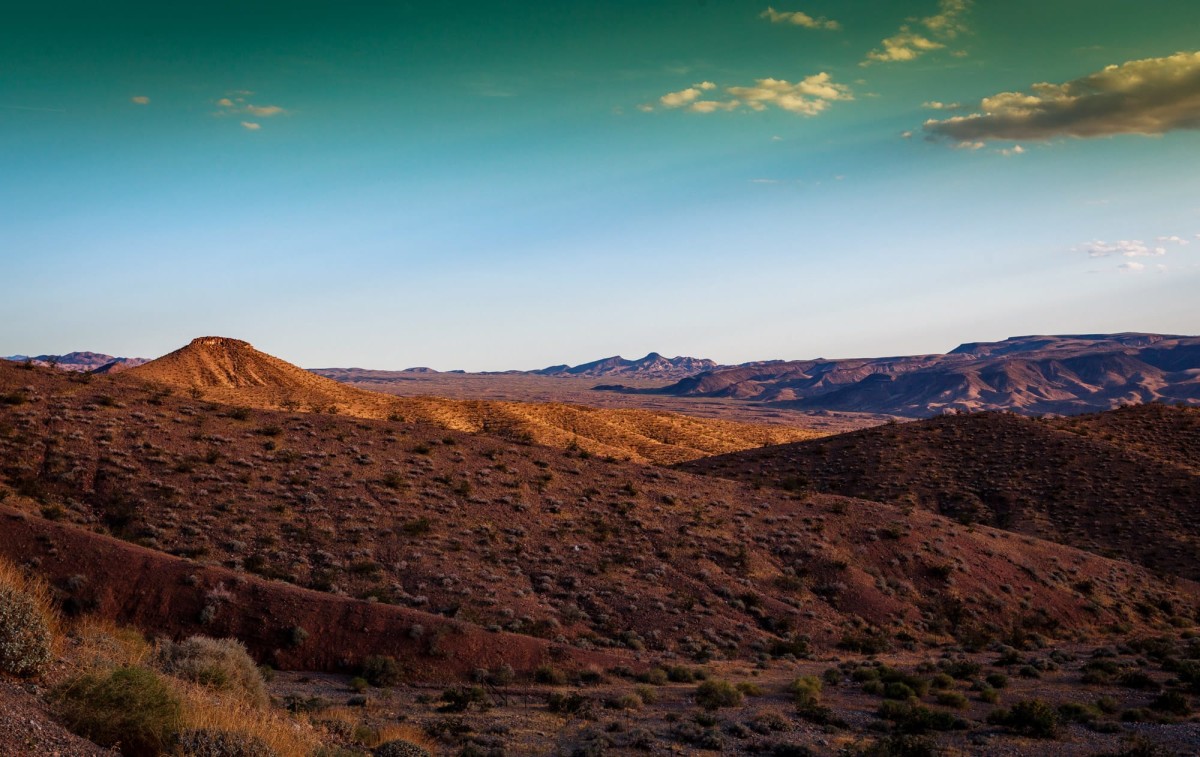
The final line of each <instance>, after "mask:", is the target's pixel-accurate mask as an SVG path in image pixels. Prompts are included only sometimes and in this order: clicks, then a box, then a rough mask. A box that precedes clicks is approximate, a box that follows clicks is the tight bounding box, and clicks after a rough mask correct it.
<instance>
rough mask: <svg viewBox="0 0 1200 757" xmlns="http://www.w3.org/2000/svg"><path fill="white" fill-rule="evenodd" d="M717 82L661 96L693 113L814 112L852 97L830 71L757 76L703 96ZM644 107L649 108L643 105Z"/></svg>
mask: <svg viewBox="0 0 1200 757" xmlns="http://www.w3.org/2000/svg"><path fill="white" fill-rule="evenodd" d="M716 89H717V86H716V85H715V84H713V83H712V82H701V83H700V84H695V85H693V86H691V87H688V88H687V89H681V90H679V91H678V92H668V93H667V94H665V95H663V96H662V97H660V98H659V100H658V101H659V103H660V104H661V105H662V106H663V107H664V108H686V109H687V110H690V111H692V112H693V113H716V112H719V111H731V110H738V109H741V108H747V109H749V110H754V111H763V110H767V109H768V108H778V109H779V110H784V111H787V112H789V113H795V114H797V115H802V116H815V115H817V114H818V113H820V112H821V111H823V110H825V109H826V108H828V107H829V103H831V102H833V101H836V100H853V99H854V96H853V94H852V93H851V91H850V88H849V87H847V86H846V85H844V84H837V83H835V82H834V81H833V79H832V77H830V75H829V74H827V73H824V72H822V73H819V74H813V75H812V76H808V77H805V78H804V79H801V80H800V81H798V82H789V81H786V80H784V79H770V78H768V79H758V80H756V81H755V82H754V84H753V85H749V86H735V87H725V89H724V94H725V97H724V98H721V99H714V98H708V99H700V98H701V96H702V95H703V94H704V93H706V92H709V91H714V90H716ZM642 109H643V110H645V109H646V108H645V107H644V106H642Z"/></svg>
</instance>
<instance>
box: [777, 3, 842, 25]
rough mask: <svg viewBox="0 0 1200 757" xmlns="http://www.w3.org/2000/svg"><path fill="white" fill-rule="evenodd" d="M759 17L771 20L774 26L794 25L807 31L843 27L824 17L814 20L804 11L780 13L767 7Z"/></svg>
mask: <svg viewBox="0 0 1200 757" xmlns="http://www.w3.org/2000/svg"><path fill="white" fill-rule="evenodd" d="M758 17H759V18H765V19H769V20H770V21H771V23H772V24H792V25H794V26H803V27H804V28H805V29H827V30H829V31H836V30H838V29H841V28H842V25H841V24H839V23H838V22H837V21H832V20H830V19H827V18H825V17H824V16H822V17H820V18H813V17H812V16H810V15H808V14H807V13H805V12H803V11H783V12H780V11H777V10H775V9H774V8H772V7H770V6H767V9H766V10H765V11H763V12H762V13H760V14H759V16H758Z"/></svg>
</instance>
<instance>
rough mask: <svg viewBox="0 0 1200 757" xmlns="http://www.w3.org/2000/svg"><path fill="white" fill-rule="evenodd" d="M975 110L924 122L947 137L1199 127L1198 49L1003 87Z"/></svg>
mask: <svg viewBox="0 0 1200 757" xmlns="http://www.w3.org/2000/svg"><path fill="white" fill-rule="evenodd" d="M977 110H978V112H976V113H972V114H971V115H967V116H955V117H953V118H948V119H945V120H942V121H938V120H933V119H931V120H929V121H926V122H925V131H926V132H928V133H929V134H931V135H933V136H937V137H945V138H948V139H951V140H959V141H961V140H976V139H983V140H988V139H996V140H1014V139H1038V140H1047V139H1053V138H1055V137H1077V138H1090V137H1107V136H1112V135H1115V134H1142V135H1159V134H1165V133H1167V132H1169V131H1175V130H1182V129H1200V52H1191V53H1176V54H1175V55H1171V56H1168V57H1165V58H1147V59H1145V60H1135V61H1128V62H1126V63H1122V64H1121V65H1113V66H1107V67H1105V68H1104V69H1102V70H1100V71H1098V72H1096V73H1094V74H1089V75H1087V76H1084V77H1082V78H1079V79H1074V80H1072V81H1069V82H1066V83H1065V84H1051V83H1048V82H1042V83H1039V84H1034V85H1033V86H1032V87H1031V88H1030V92H1028V93H1025V92H1001V93H999V94H996V95H992V96H991V97H985V98H984V99H983V100H981V101H980V103H979V105H978V108H977Z"/></svg>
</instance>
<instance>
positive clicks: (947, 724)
mask: <svg viewBox="0 0 1200 757" xmlns="http://www.w3.org/2000/svg"><path fill="white" fill-rule="evenodd" d="M879 717H881V718H883V719H885V720H890V721H892V722H893V723H895V724H896V730H898V731H900V732H901V733H909V734H921V733H928V732H929V731H958V730H963V729H965V728H966V727H967V723H966V721H964V720H963V719H962V718H958V717H955V716H954V715H952V714H950V713H948V712H942V711H941V710H932V709H930V708H928V707H925V706H923V705H919V704H914V703H910V702H897V701H895V700H893V699H889V700H886V701H885V702H883V704H881V705H879Z"/></svg>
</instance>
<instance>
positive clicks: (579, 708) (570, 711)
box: [546, 692, 593, 717]
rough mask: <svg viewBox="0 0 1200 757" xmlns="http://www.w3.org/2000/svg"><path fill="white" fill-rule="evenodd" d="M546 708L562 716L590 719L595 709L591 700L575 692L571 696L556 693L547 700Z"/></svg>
mask: <svg viewBox="0 0 1200 757" xmlns="http://www.w3.org/2000/svg"><path fill="white" fill-rule="evenodd" d="M546 706H547V708H549V710H550V712H556V713H558V714H560V715H579V716H580V717H590V716H591V713H592V709H593V703H592V700H591V699H588V698H587V697H585V696H583V695H582V694H576V693H573V692H572V693H570V694H560V693H558V692H554V693H553V694H551V695H550V696H549V697H547V698H546Z"/></svg>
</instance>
